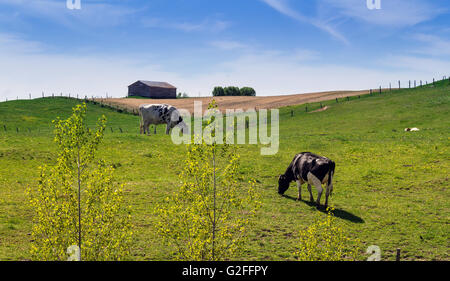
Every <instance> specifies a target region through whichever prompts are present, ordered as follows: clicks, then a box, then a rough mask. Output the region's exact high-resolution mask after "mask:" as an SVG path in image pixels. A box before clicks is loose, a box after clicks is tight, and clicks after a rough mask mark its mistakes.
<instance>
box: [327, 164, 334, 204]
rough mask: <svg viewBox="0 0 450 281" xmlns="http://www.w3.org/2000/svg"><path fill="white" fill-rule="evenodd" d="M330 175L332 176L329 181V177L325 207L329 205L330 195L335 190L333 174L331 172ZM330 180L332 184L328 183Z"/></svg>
mask: <svg viewBox="0 0 450 281" xmlns="http://www.w3.org/2000/svg"><path fill="white" fill-rule="evenodd" d="M329 176H330V177H331V180H329V181H328V179H327V192H326V193H325V207H327V206H328V196H331V194H332V192H333V180H332V178H333V174H332V173H331V172H330V174H329ZM328 182H330V184H328Z"/></svg>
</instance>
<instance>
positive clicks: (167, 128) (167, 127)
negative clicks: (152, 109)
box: [166, 124, 170, 135]
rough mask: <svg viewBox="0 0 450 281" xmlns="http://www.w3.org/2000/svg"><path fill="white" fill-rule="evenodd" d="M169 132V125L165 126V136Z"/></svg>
mask: <svg viewBox="0 0 450 281" xmlns="http://www.w3.org/2000/svg"><path fill="white" fill-rule="evenodd" d="M169 131H170V126H169V124H167V126H166V135H168V134H169Z"/></svg>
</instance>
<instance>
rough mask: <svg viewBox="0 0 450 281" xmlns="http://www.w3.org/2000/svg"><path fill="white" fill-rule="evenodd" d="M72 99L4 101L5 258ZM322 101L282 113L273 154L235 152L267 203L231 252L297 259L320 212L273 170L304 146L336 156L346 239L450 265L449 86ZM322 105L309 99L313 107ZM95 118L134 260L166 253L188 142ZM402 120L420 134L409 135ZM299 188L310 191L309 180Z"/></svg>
mask: <svg viewBox="0 0 450 281" xmlns="http://www.w3.org/2000/svg"><path fill="white" fill-rule="evenodd" d="M75 104H77V101H76V100H73V99H64V98H53V99H52V98H45V99H36V100H19V101H9V102H2V103H0V260H27V259H29V258H30V255H29V248H30V239H31V238H30V237H31V236H30V232H31V218H32V210H31V209H29V207H27V205H26V204H25V202H26V201H27V197H26V195H25V189H26V187H27V186H29V185H35V184H36V181H37V180H36V179H37V177H38V174H39V170H38V169H37V168H38V167H39V166H40V165H42V164H43V163H52V161H53V159H54V157H55V145H54V144H53V127H52V124H51V121H52V120H53V119H55V118H56V117H57V116H60V117H61V118H66V117H68V116H69V114H70V112H71V108H72V107H73V106H74V105H75ZM323 105H328V106H329V109H328V110H326V111H322V112H315V113H310V112H308V113H307V112H305V106H304V105H300V106H293V107H286V108H282V109H281V110H280V149H279V152H278V154H276V155H273V156H261V155H260V147H259V146H258V145H243V146H241V147H240V150H239V152H240V154H241V158H242V165H241V173H242V176H243V177H248V178H249V177H254V178H255V179H256V180H257V187H258V190H259V192H260V193H261V197H262V202H263V205H262V208H261V209H260V211H259V213H258V216H257V219H256V220H255V222H254V224H253V225H252V227H251V229H250V230H249V232H248V237H249V242H248V244H247V246H246V248H245V251H244V252H243V253H242V254H241V255H240V256H239V257H238V259H239V260H289V259H292V258H293V257H292V252H293V251H294V247H295V245H296V242H297V240H296V239H297V238H296V237H297V233H298V231H299V230H302V229H305V228H306V227H307V226H309V225H310V224H311V223H313V222H314V221H315V219H316V218H318V217H323V216H325V215H326V214H325V213H323V212H321V211H318V210H317V209H316V208H315V207H314V206H312V205H311V204H309V202H297V201H295V197H296V194H297V188H296V186H295V184H294V183H293V184H292V185H291V188H290V189H289V190H288V191H287V193H286V195H287V196H285V197H282V196H279V195H278V194H277V192H276V191H277V177H278V175H279V174H280V173H283V172H284V171H285V169H286V167H287V166H288V165H289V163H290V161H291V160H292V158H293V156H294V155H295V154H296V153H298V152H302V151H311V152H314V153H318V154H321V155H324V156H327V157H329V158H331V159H333V160H334V161H335V162H336V174H335V177H334V182H335V183H334V194H333V197H331V204H332V205H333V206H334V207H335V208H336V210H335V216H336V217H337V221H338V224H339V225H340V226H341V227H343V228H344V229H345V230H346V231H348V232H349V233H350V235H351V236H352V237H357V238H359V239H360V240H361V241H362V242H363V243H364V245H365V247H367V246H369V245H378V246H379V247H380V248H381V251H382V252H381V255H382V259H383V260H394V259H395V250H396V248H401V249H402V259H405V260H449V250H450V190H449V174H450V154H449V144H450V135H449V132H450V130H449V129H450V84H449V82H448V81H441V82H438V83H436V86H435V87H424V88H417V89H411V90H406V89H405V90H399V91H395V92H392V93H389V92H387V93H383V94H378V93H377V94H374V95H373V96H369V95H366V96H361V98H358V97H353V98H351V99H350V101H347V100H344V99H342V100H339V103H336V101H335V100H333V101H328V102H323ZM318 107H319V105H318V104H309V105H308V111H312V110H314V109H317V108H318ZM291 111H293V113H294V115H293V117H292V116H291ZM101 114H105V115H106V116H107V118H108V128H107V131H106V136H105V140H104V142H103V144H102V146H101V148H100V153H99V155H98V156H99V158H103V159H105V160H106V161H107V162H109V163H111V164H113V165H114V166H115V167H116V168H117V170H116V176H117V180H118V181H119V182H121V183H124V184H125V190H126V200H127V201H128V202H129V203H130V204H131V205H132V206H133V208H134V224H135V226H136V229H135V230H136V231H135V234H136V235H135V243H134V247H133V249H132V256H131V257H130V258H131V259H133V260H170V259H171V256H170V251H169V249H168V247H167V245H165V244H164V243H163V242H162V240H161V239H160V238H159V237H157V236H156V235H155V229H154V221H155V217H153V215H152V209H153V206H154V204H155V203H157V202H160V201H161V200H162V199H163V198H164V197H166V196H167V195H169V194H170V193H172V192H173V191H175V190H176V189H177V187H178V186H179V182H180V181H179V178H178V174H179V173H180V171H181V170H182V168H183V167H182V163H183V160H184V157H185V155H186V154H185V152H186V147H185V146H183V145H178V146H177V145H174V144H172V142H171V141H170V137H169V136H166V135H164V130H165V128H164V126H159V127H158V134H157V135H156V136H155V135H151V136H150V137H148V136H142V135H139V134H138V131H139V128H138V126H139V121H138V117H137V116H133V115H130V114H125V113H118V112H115V111H112V110H110V109H107V108H102V107H101V106H99V105H92V104H89V105H88V119H89V122H90V124H92V125H93V124H94V123H95V121H96V119H97V118H98V117H99V116H100V115H101ZM5 127H6V131H5ZM406 127H418V128H420V131H419V132H404V128H406ZM17 128H18V131H17ZM120 129H121V130H122V132H121V131H120ZM303 192H304V193H303V197H304V198H309V196H307V191H306V188H305V187H304V188H303ZM314 192H315V191H314ZM314 196H315V197H316V193H314ZM323 199H324V198H322V200H323ZM366 258H367V255H365V254H364V253H361V259H366Z"/></svg>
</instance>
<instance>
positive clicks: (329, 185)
mask: <svg viewBox="0 0 450 281" xmlns="http://www.w3.org/2000/svg"><path fill="white" fill-rule="evenodd" d="M335 166H336V164H335V163H334V162H333V161H331V162H330V174H329V176H328V186H327V187H330V196H331V195H332V194H333V185H332V183H333V175H334V168H335Z"/></svg>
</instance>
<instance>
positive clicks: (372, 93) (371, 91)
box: [291, 76, 450, 117]
mask: <svg viewBox="0 0 450 281" xmlns="http://www.w3.org/2000/svg"><path fill="white" fill-rule="evenodd" d="M432 81H433V82H432V83H429V84H428V81H425V84H424V83H423V81H422V80H408V87H406V88H402V83H401V81H400V80H398V88H395V89H394V88H392V83H389V88H384V89H383V88H382V86H379V87H378V88H377V89H369V91H368V94H361V95H354V96H346V97H342V98H340V99H339V98H335V101H336V103H339V102H342V101H344V102H345V101H350V100H351V99H352V98H353V99H361V96H369V97H371V96H375V95H376V94H377V93H378V95H381V94H383V93H391V92H392V91H394V90H397V91H398V90H401V89H414V88H424V87H434V86H435V85H436V83H438V82H445V81H448V83H449V85H450V76H448V77H447V76H443V77H442V80H436V79H434V78H433V80H432ZM412 84H414V86H413V87H412ZM322 108H324V105H323V103H322V102H319V107H318V108H312V105H310V104H308V103H306V104H305V112H312V111H314V110H317V109H322ZM291 117H294V111H293V110H291Z"/></svg>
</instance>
